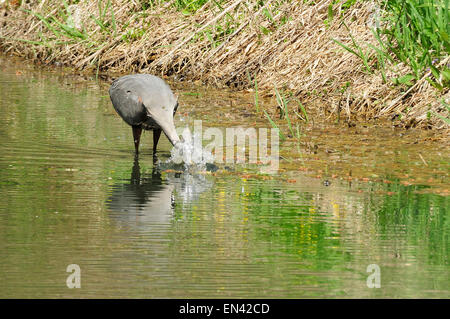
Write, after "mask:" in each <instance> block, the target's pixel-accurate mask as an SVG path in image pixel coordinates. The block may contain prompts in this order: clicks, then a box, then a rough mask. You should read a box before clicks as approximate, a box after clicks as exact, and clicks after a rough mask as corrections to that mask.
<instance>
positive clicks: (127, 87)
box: [109, 74, 179, 153]
mask: <svg viewBox="0 0 450 319" xmlns="http://www.w3.org/2000/svg"><path fill="white" fill-rule="evenodd" d="M109 95H110V97H111V101H112V104H113V106H114V109H115V110H116V111H117V113H118V114H119V115H120V116H121V117H122V119H123V120H124V121H125V122H126V123H127V124H129V125H130V126H131V127H132V128H133V137H134V144H135V149H136V153H138V151H139V141H140V136H141V132H142V129H144V130H153V151H154V152H155V151H156V146H157V144H158V140H159V136H160V135H161V130H162V131H164V133H165V134H166V136H167V137H168V138H169V140H170V142H171V143H172V144H173V145H175V144H176V143H177V142H178V141H179V137H178V135H177V133H176V130H175V125H174V124H173V117H174V116H175V112H176V110H177V107H178V101H177V98H176V97H175V96H174V94H173V93H172V90H171V89H170V88H169V86H168V85H167V84H166V83H165V82H164V81H163V80H162V79H160V78H158V77H156V76H153V75H150V74H134V75H126V76H123V77H120V78H118V79H116V80H115V81H114V82H113V83H112V84H111V87H110V89H109Z"/></svg>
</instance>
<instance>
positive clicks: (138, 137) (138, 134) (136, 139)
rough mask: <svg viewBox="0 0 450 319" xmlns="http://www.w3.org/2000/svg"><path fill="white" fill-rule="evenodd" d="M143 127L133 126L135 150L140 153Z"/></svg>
mask: <svg viewBox="0 0 450 319" xmlns="http://www.w3.org/2000/svg"><path fill="white" fill-rule="evenodd" d="M141 133H142V126H133V139H134V149H135V150H136V154H138V153H139V142H140V140H141Z"/></svg>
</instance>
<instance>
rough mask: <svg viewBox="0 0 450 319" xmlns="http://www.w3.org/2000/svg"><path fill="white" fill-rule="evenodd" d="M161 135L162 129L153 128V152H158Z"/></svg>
mask: <svg viewBox="0 0 450 319" xmlns="http://www.w3.org/2000/svg"><path fill="white" fill-rule="evenodd" d="M160 136H161V129H158V128H156V129H154V130H153V154H155V153H156V146H158V141H159V137H160Z"/></svg>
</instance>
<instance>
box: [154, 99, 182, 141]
mask: <svg viewBox="0 0 450 319" xmlns="http://www.w3.org/2000/svg"><path fill="white" fill-rule="evenodd" d="M177 107H178V99H177V98H175V99H174V100H172V101H169V102H166V103H162V104H161V106H150V107H147V112H148V113H149V115H150V116H151V117H152V119H153V120H154V121H155V122H156V123H157V124H158V125H159V126H160V127H161V129H162V130H163V132H164V134H166V136H167V138H168V139H169V141H170V143H172V145H173V146H175V147H176V146H177V144H178V143H179V142H180V138H179V136H178V134H177V131H176V128H175V124H174V121H173V117H174V116H175V112H176V110H177Z"/></svg>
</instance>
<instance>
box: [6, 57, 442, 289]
mask: <svg viewBox="0 0 450 319" xmlns="http://www.w3.org/2000/svg"><path fill="white" fill-rule="evenodd" d="M0 67H1V73H0V110H1V115H0V191H1V201H0V297H2V298H17V297H25V298H31V297H34V298H56V297H66V298H95V297H106V298H111V297H123V298H135V297H138V298H172V297H173V298H194V297H197V298H217V297H224V298H228V297H263V298H306V297H308V298H311V297H312V298H319V297H326V298H336V297H342V298H361V297H363V298H400V297H413V298H416V297H433V298H443V297H446V298H449V297H450V278H449V232H450V215H449V200H448V196H447V197H446V196H442V195H438V194H436V193H434V192H433V191H426V190H428V187H427V186H423V185H422V186H421V185H410V186H403V185H401V184H399V183H396V181H395V180H394V181H393V183H390V184H388V183H364V184H358V183H348V182H344V181H339V180H333V181H332V183H331V185H329V186H325V184H324V182H323V180H321V179H317V178H313V177H310V176H308V175H305V174H303V173H302V172H299V171H287V172H284V173H283V174H288V175H289V178H290V179H294V180H295V183H293V182H292V181H291V182H286V181H285V180H283V179H282V178H278V177H277V176H274V178H273V179H258V178H251V177H245V176H242V175H239V174H232V173H230V174H225V173H218V174H215V175H213V174H200V173H199V174H188V173H181V174H179V173H174V172H172V171H170V170H169V171H166V170H164V169H159V168H158V167H157V166H156V165H153V161H152V154H151V140H152V139H151V133H146V134H144V135H143V138H142V144H141V149H142V151H143V152H142V154H141V155H140V158H139V161H135V160H134V156H133V149H134V146H133V143H132V133H131V129H130V128H129V127H128V126H127V125H126V124H125V123H123V121H122V120H121V119H120V118H119V117H118V116H117V115H116V114H115V113H114V111H113V109H112V106H111V103H110V100H109V97H108V95H107V88H108V83H104V82H96V81H95V79H88V80H85V79H83V78H80V77H78V76H71V75H67V74H64V73H63V72H61V71H54V72H50V71H42V70H41V71H40V70H34V69H33V68H31V67H27V66H24V65H22V64H21V63H19V62H14V61H12V60H9V59H5V58H0ZM17 70H20V72H18V71H17ZM178 93H180V92H178ZM180 96H181V97H183V94H181V95H180ZM189 96H190V94H185V95H184V97H185V99H184V100H181V102H182V103H180V111H179V114H180V116H181V115H182V114H183V109H182V108H183V106H184V107H185V109H188V110H190V111H189V112H188V113H189V114H185V115H184V116H185V117H184V119H185V120H186V119H189V121H190V120H193V119H194V118H195V114H196V111H195V109H196V107H197V110H201V112H208V107H209V108H211V107H212V106H214V103H215V102H214V101H215V100H214V96H212V97H211V96H209V97H208V98H207V101H208V103H205V104H203V105H197V106H195V105H190V101H193V100H194V98H192V100H189V98H188V97H189ZM197 100H198V97H197ZM218 103H219V102H218ZM188 104H189V105H188ZM197 112H200V111H197ZM181 118H183V117H177V122H176V124H177V125H180V119H181ZM206 124H207V123H206ZM206 124H205V123H204V125H206ZM223 125H224V126H226V123H224V124H223ZM169 155H170V144H169V143H168V141H167V139H166V138H165V137H162V138H161V141H160V145H159V159H160V160H161V161H165V160H167V159H168V157H169ZM445 156H447V158H448V154H447V155H445ZM397 165H398V164H397ZM405 165H406V164H405ZM430 169H431V168H430ZM280 174H281V173H280ZM447 185H448V183H447ZM70 264H78V265H79V266H80V268H81V288H80V289H76V288H74V289H69V288H68V287H67V286H66V279H67V277H68V276H69V273H67V272H66V268H67V266H68V265H70ZM369 264H377V265H379V267H380V271H381V277H380V278H381V279H380V280H381V288H368V286H367V283H366V280H367V277H368V276H369V275H370V273H367V271H366V269H367V266H368V265H369Z"/></svg>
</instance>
